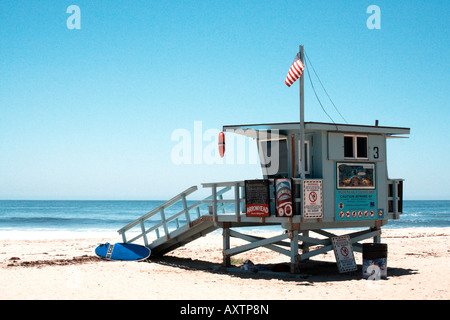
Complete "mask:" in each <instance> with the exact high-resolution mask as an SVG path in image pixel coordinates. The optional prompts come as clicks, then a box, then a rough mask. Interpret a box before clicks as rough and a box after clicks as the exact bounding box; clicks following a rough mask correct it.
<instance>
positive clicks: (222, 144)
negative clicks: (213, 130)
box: [219, 132, 225, 158]
mask: <svg viewBox="0 0 450 320" xmlns="http://www.w3.org/2000/svg"><path fill="white" fill-rule="evenodd" d="M219 154H220V157H221V158H223V156H224V155H225V133H223V132H221V133H219Z"/></svg>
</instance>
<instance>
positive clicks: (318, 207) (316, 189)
mask: <svg viewBox="0 0 450 320" xmlns="http://www.w3.org/2000/svg"><path fill="white" fill-rule="evenodd" d="M303 217H305V218H323V204H322V180H304V181H303Z"/></svg>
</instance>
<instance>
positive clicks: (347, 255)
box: [331, 235, 357, 273]
mask: <svg viewBox="0 0 450 320" xmlns="http://www.w3.org/2000/svg"><path fill="white" fill-rule="evenodd" d="M331 243H332V244H333V249H334V255H335V257H336V262H337V265H338V269H339V272H341V273H342V272H348V271H355V270H356V269H357V266H356V262H355V256H354V255H353V248H352V243H351V241H350V236H348V235H347V236H342V237H333V238H331Z"/></svg>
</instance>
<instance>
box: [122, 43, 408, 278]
mask: <svg viewBox="0 0 450 320" xmlns="http://www.w3.org/2000/svg"><path fill="white" fill-rule="evenodd" d="M302 53H303V52H302V47H301V48H300V57H302ZM300 115H301V121H300V122H289V123H267V124H249V125H226V126H224V127H223V131H224V132H225V133H226V134H227V135H232V134H239V135H244V136H247V137H250V138H253V139H255V140H256V142H257V145H258V152H259V156H260V162H261V167H262V173H263V178H262V179H260V180H255V181H231V182H214V183H203V184H202V187H203V188H208V189H210V190H211V195H210V196H209V197H207V198H206V199H204V200H201V201H197V202H195V203H194V204H191V205H188V201H187V197H188V196H190V195H191V194H193V193H194V192H195V191H196V190H197V189H198V187H197V186H193V187H190V188H188V189H187V190H185V191H183V192H181V193H180V194H178V195H177V196H175V197H174V198H172V199H170V200H169V201H167V202H166V203H164V204H163V205H161V206H159V207H157V208H155V209H153V210H151V211H150V212H149V213H147V214H145V215H143V216H142V217H140V218H138V219H137V220H135V221H133V222H131V223H130V224H128V225H126V226H124V227H123V228H121V229H120V230H118V232H119V234H121V235H122V240H123V242H135V241H137V240H142V241H143V242H144V245H145V246H147V247H149V248H150V249H151V250H152V256H155V255H163V254H165V253H167V252H169V251H171V250H173V249H176V248H178V247H180V246H183V245H185V244H186V243H188V242H190V241H192V240H195V239H197V238H199V237H201V236H204V235H206V234H207V233H209V232H212V231H214V230H216V229H218V228H221V229H223V232H222V234H223V251H222V253H223V265H224V266H229V265H230V257H231V256H233V255H236V254H239V253H242V252H245V251H248V250H252V249H255V248H258V247H265V248H268V249H270V250H273V251H276V252H278V253H281V254H284V255H286V256H288V257H289V258H290V263H291V272H297V271H298V269H299V265H300V262H301V261H302V260H307V259H309V258H311V257H313V256H316V255H318V254H322V253H325V252H327V251H331V250H333V246H332V238H333V237H336V235H335V234H334V233H332V232H330V230H331V229H344V228H360V229H362V230H357V231H355V230H349V231H350V232H349V233H348V234H347V235H348V236H349V239H350V241H351V243H352V247H353V250H354V251H357V252H361V251H362V245H361V244H360V243H359V242H360V241H362V240H366V239H369V238H373V240H374V242H380V239H381V227H382V226H384V225H386V224H387V223H388V221H389V219H398V218H399V216H400V214H401V213H402V209H403V206H402V198H403V197H402V193H403V180H402V179H391V178H389V177H388V171H387V155H386V141H387V139H389V138H393V137H400V136H405V135H408V134H409V133H410V129H409V128H400V127H383V126H379V125H378V122H377V123H376V124H375V125H373V126H369V125H353V124H336V123H319V122H304V121H303V77H301V78H300ZM280 186H281V187H280ZM286 190H288V192H287V196H286ZM177 202H181V203H182V207H183V210H181V211H180V212H178V213H176V214H173V215H170V216H168V215H167V214H166V212H167V208H168V207H170V206H173V205H174V204H175V203H177ZM286 203H288V204H287V207H286ZM207 205H209V206H210V207H209V208H210V211H209V210H207V209H206V210H205V208H206V206H207ZM225 205H228V207H225ZM252 205H253V207H251V206H252ZM230 206H231V208H232V209H231V210H230V209H229V208H230ZM289 206H290V207H289ZM249 208H250V209H249ZM250 210H251V212H250ZM156 218H157V220H155V219H156ZM150 221H153V222H152V223H150V224H149V222H150ZM171 222H172V225H174V226H175V227H172V228H170V227H169V223H171ZM269 225H279V226H281V228H282V229H283V230H284V231H283V232H282V233H281V234H280V235H277V236H275V237H271V238H262V237H259V236H255V235H249V234H244V233H242V232H238V231H236V230H234V228H236V227H239V228H241V227H263V226H269ZM127 233H128V234H130V233H131V234H132V237H131V238H129V237H127ZM314 234H316V235H319V236H320V237H317V236H314ZM233 237H236V238H240V239H243V240H245V241H247V242H248V243H247V244H245V245H241V246H234V247H233V246H232V245H231V241H230V239H231V238H233Z"/></svg>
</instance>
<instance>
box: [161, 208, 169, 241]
mask: <svg viewBox="0 0 450 320" xmlns="http://www.w3.org/2000/svg"><path fill="white" fill-rule="evenodd" d="M160 212H161V221H162V223H163V227H164V233H165V236H166V238H168V237H169V228H167V223H166V215H165V214H164V208H163V207H162V208H161V210H160Z"/></svg>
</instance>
